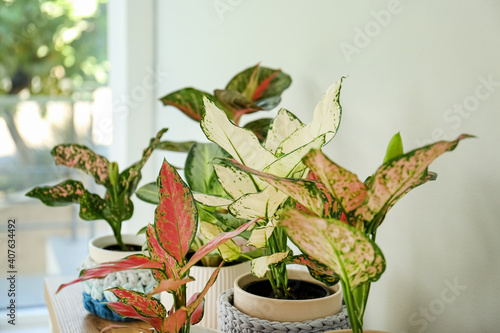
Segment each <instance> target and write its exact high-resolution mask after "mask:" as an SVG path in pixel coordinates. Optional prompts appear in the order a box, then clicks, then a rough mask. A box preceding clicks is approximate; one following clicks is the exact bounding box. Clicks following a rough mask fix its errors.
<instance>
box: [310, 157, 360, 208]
mask: <svg viewBox="0 0 500 333" xmlns="http://www.w3.org/2000/svg"><path fill="white" fill-rule="evenodd" d="M304 163H305V164H306V166H307V167H308V168H309V169H311V171H312V172H314V173H315V174H316V175H317V177H318V179H319V180H320V181H321V182H322V183H323V184H324V185H325V186H326V188H327V189H328V191H330V193H331V194H332V195H333V197H334V199H335V200H336V201H337V202H338V203H339V204H340V207H341V209H342V211H344V212H345V213H346V214H348V213H350V212H351V211H353V210H354V209H356V208H357V207H359V206H360V205H361V204H362V203H363V201H364V200H365V197H366V193H367V191H366V188H365V185H364V184H363V183H362V182H360V181H359V180H358V177H357V176H356V175H355V174H353V173H351V172H350V171H348V170H346V169H344V168H342V167H340V166H339V165H337V164H335V163H333V162H332V161H330V159H328V157H326V156H325V155H324V154H323V153H322V152H321V151H320V150H312V151H311V152H310V153H309V154H307V155H306V157H305V158H304Z"/></svg>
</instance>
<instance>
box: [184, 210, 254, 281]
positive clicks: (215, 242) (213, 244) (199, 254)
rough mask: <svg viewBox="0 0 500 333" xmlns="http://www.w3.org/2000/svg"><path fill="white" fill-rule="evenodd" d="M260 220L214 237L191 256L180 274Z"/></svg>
mask: <svg viewBox="0 0 500 333" xmlns="http://www.w3.org/2000/svg"><path fill="white" fill-rule="evenodd" d="M258 220H260V218H258V219H255V220H253V221H250V222H247V223H245V224H243V225H241V226H240V227H239V228H238V229H236V230H234V231H231V232H224V233H222V234H220V235H219V236H217V237H215V238H214V239H212V240H211V241H210V242H208V243H207V244H205V245H203V246H202V247H200V248H199V249H198V251H196V253H195V254H194V255H193V256H192V257H191V259H190V260H189V261H188V263H187V264H186V265H185V266H184V267H182V269H181V271H180V274H181V275H183V274H185V273H186V272H187V271H188V270H189V269H190V268H191V267H192V266H193V265H194V264H196V263H197V262H198V261H199V260H200V259H201V258H203V257H204V256H205V255H206V254H207V253H210V252H212V251H213V250H215V249H216V248H218V247H219V246H220V245H221V244H223V243H225V242H227V241H228V240H229V239H231V238H233V237H236V236H238V235H239V234H240V233H242V232H243V231H245V230H246V229H248V228H249V227H251V226H252V225H254V224H255V222H257V221H258Z"/></svg>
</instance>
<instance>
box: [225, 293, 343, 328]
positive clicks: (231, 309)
mask: <svg viewBox="0 0 500 333" xmlns="http://www.w3.org/2000/svg"><path fill="white" fill-rule="evenodd" d="M217 326H218V327H217V328H218V330H219V331H221V332H223V333H271V332H272V333H292V332H293V333H313V332H326V331H333V330H339V329H343V328H351V325H350V324H349V318H348V317H347V309H346V307H345V305H344V306H343V307H342V311H340V312H339V313H338V314H336V315H333V316H328V317H324V318H319V319H314V320H307V321H301V322H278V321H269V320H263V319H259V318H255V317H250V316H248V315H246V314H244V313H242V312H241V311H239V310H238V309H237V308H236V307H235V306H234V305H233V290H232V289H230V290H228V291H226V292H223V293H222V294H220V296H219V298H218V300H217Z"/></svg>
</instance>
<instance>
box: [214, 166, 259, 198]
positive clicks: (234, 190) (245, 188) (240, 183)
mask: <svg viewBox="0 0 500 333" xmlns="http://www.w3.org/2000/svg"><path fill="white" fill-rule="evenodd" d="M213 167H214V170H215V173H216V175H217V179H218V180H219V183H220V184H221V185H222V187H223V188H224V190H225V192H226V193H227V194H229V195H230V196H231V197H232V198H233V199H238V198H239V197H241V196H243V195H245V194H248V193H255V192H257V189H258V187H257V185H256V184H255V181H254V180H253V179H252V177H250V176H249V175H248V174H246V173H244V172H241V171H239V170H238V169H236V168H234V167H233V166H231V165H218V164H216V165H214V166H213Z"/></svg>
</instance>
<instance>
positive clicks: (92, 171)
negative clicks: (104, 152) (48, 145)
mask: <svg viewBox="0 0 500 333" xmlns="http://www.w3.org/2000/svg"><path fill="white" fill-rule="evenodd" d="M50 153H51V154H52V156H53V157H54V160H55V162H56V164H57V165H64V166H67V167H70V168H76V169H79V170H82V171H83V172H85V173H86V174H88V175H90V176H92V177H93V178H94V180H95V182H96V183H97V184H102V185H107V184H109V177H108V175H109V161H108V159H107V158H106V157H104V156H101V155H98V154H96V153H94V152H93V151H92V150H90V149H89V148H88V147H86V146H82V145H78V144H62V145H57V146H55V147H54V148H53V149H52V151H51V152H50Z"/></svg>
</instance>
